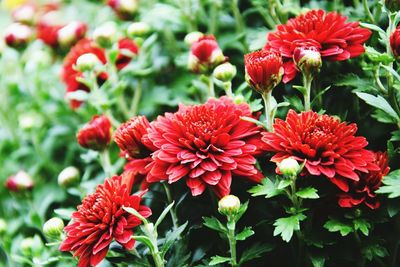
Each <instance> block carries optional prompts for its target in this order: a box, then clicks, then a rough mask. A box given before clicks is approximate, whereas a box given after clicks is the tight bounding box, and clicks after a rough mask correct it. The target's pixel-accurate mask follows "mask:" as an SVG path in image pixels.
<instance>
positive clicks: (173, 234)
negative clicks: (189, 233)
mask: <svg viewBox="0 0 400 267" xmlns="http://www.w3.org/2000/svg"><path fill="white" fill-rule="evenodd" d="M187 224H188V222H186V223H184V224H182V225H181V226H179V227H178V228H176V229H175V230H173V231H169V232H167V234H166V237H165V242H164V245H163V246H162V247H161V256H162V258H164V256H165V254H166V253H167V252H168V250H169V249H170V247H171V246H172V244H173V243H174V242H175V240H177V239H178V238H179V237H180V236H181V234H182V232H183V231H184V230H185V228H186V226H187Z"/></svg>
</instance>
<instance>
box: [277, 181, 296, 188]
mask: <svg viewBox="0 0 400 267" xmlns="http://www.w3.org/2000/svg"><path fill="white" fill-rule="evenodd" d="M292 182H293V181H292V180H289V179H283V180H280V181H279V183H278V186H277V188H278V189H279V190H283V189H285V188H286V187H288V186H289V185H290V184H291V183H292Z"/></svg>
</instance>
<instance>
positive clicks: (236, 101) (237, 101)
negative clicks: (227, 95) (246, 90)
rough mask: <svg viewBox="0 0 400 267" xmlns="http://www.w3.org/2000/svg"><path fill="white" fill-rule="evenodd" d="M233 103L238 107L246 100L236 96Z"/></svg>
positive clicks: (241, 96)
mask: <svg viewBox="0 0 400 267" xmlns="http://www.w3.org/2000/svg"><path fill="white" fill-rule="evenodd" d="M233 102H234V103H235V104H237V105H239V104H242V103H245V102H246V100H245V99H244V96H243V95H235V98H234V99H233Z"/></svg>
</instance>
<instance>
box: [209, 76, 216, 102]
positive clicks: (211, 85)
mask: <svg viewBox="0 0 400 267" xmlns="http://www.w3.org/2000/svg"><path fill="white" fill-rule="evenodd" d="M208 97H209V98H212V97H215V90H214V81H213V77H212V75H210V76H209V77H208Z"/></svg>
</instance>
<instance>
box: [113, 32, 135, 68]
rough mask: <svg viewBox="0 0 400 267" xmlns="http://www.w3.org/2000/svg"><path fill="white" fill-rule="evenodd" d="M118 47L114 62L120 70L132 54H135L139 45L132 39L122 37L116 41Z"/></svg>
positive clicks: (127, 62) (129, 60)
mask: <svg viewBox="0 0 400 267" xmlns="http://www.w3.org/2000/svg"><path fill="white" fill-rule="evenodd" d="M118 49H119V53H118V57H117V62H116V63H115V64H116V65H117V68H118V69H119V70H121V69H123V68H125V67H126V66H127V65H128V64H129V62H131V60H132V57H133V56H135V55H137V53H138V52H139V47H138V46H137V45H136V43H135V42H134V41H133V40H131V39H129V38H124V39H121V40H119V41H118Z"/></svg>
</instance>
